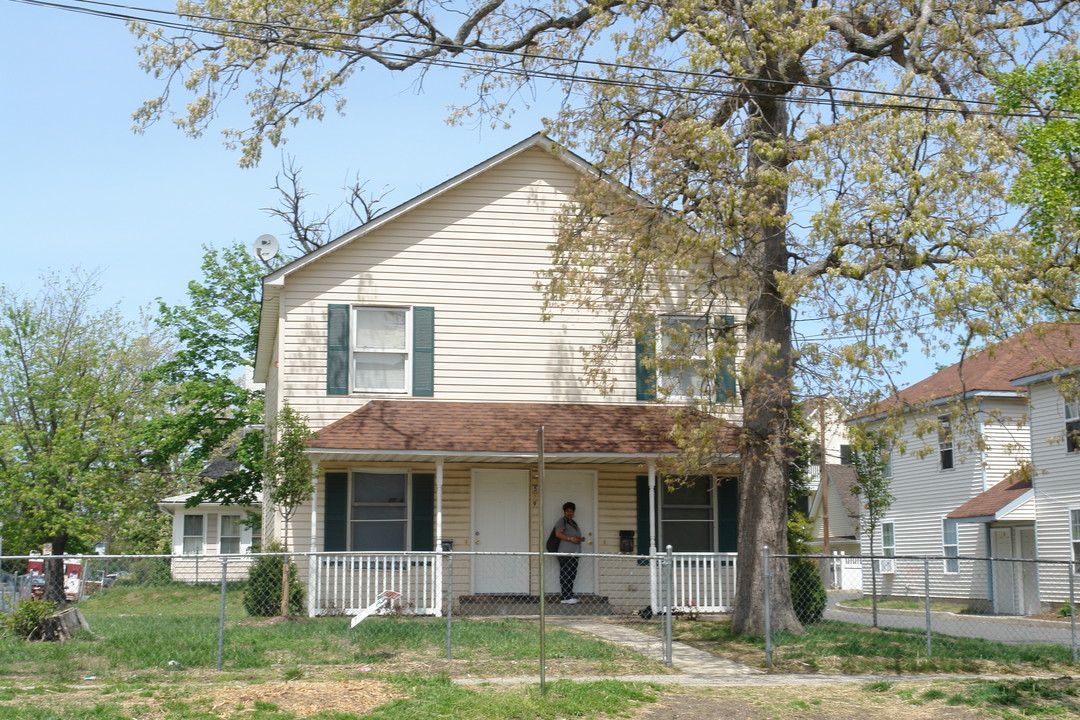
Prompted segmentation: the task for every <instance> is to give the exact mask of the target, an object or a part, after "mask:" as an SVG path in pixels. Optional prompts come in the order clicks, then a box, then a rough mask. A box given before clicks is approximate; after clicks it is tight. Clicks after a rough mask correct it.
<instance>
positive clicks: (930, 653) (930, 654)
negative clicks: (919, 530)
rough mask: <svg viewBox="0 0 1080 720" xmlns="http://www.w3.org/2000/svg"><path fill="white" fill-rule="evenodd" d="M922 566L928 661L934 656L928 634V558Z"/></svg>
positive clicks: (924, 558)
mask: <svg viewBox="0 0 1080 720" xmlns="http://www.w3.org/2000/svg"><path fill="white" fill-rule="evenodd" d="M922 566H923V589H924V592H925V598H924V600H925V604H926V657H927V659H929V658H931V657H933V655H934V645H933V640H932V639H931V634H930V632H931V631H930V626H931V623H932V620H931V617H932V615H931V612H930V558H928V557H925V556H924V557H923V559H922Z"/></svg>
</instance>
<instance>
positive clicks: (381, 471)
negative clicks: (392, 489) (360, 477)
mask: <svg viewBox="0 0 1080 720" xmlns="http://www.w3.org/2000/svg"><path fill="white" fill-rule="evenodd" d="M357 473H365V474H368V475H404V476H405V500H404V503H403V504H404V506H405V517H404V520H400V519H398V518H391V519H382V520H380V519H366V520H354V519H353V508H354V507H356V506H358V504H357V503H356V500H355V497H354V487H355V476H356V474H357ZM399 504H401V503H394V504H393V505H390V504H387V503H371V504H369V505H368V506H371V507H376V506H380V507H392V506H396V505H399ZM346 522H347V526H346V527H347V530H346V545H345V547H347V548H349V551H350V552H387V553H396V552H408V551H409V550H410V546H411V544H412V524H413V521H412V472H411V471H410V470H409V469H408V468H366V467H358V468H352V469H351V470H349V505H348V516H347V521H346ZM357 523H387V524H389V523H403V524H404V545H405V547H403V548H402V549H401V550H385V551H382V550H364V549H357V548H355V547H354V542H355V539H356V534H355V533H354V527H355V525H356V524H357Z"/></svg>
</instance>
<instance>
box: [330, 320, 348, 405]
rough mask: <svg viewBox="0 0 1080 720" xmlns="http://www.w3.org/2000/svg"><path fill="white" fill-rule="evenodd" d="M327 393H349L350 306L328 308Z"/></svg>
mask: <svg viewBox="0 0 1080 720" xmlns="http://www.w3.org/2000/svg"><path fill="white" fill-rule="evenodd" d="M326 394H327V395H348V394H349V306H348V305H330V306H328V307H327V310H326Z"/></svg>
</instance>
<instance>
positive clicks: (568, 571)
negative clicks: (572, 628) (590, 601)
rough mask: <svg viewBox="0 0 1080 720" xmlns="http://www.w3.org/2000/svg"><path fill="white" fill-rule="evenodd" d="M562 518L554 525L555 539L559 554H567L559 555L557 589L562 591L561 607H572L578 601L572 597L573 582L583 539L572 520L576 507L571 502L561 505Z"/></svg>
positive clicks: (578, 528) (575, 577) (579, 529)
mask: <svg viewBox="0 0 1080 720" xmlns="http://www.w3.org/2000/svg"><path fill="white" fill-rule="evenodd" d="M562 510H563V516H562V517H561V518H559V519H558V521H556V523H555V537H557V538H559V552H560V553H567V554H565V555H562V554H561V555H559V588H560V590H561V591H562V600H561V601H560V602H561V603H562V604H563V605H572V604H573V603H576V602H577V601H578V599H577V598H576V597H574V580H576V579H577V570H578V557H577V554H578V553H580V552H581V543H583V542H585V537H584V536H583V535H582V534H581V528H580V527H578V524H577V522H576V521H575V520H574V511H575V510H577V506H576V505H574V503H572V502H567V503H563V506H562Z"/></svg>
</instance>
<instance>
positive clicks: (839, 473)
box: [825, 463, 859, 518]
mask: <svg viewBox="0 0 1080 720" xmlns="http://www.w3.org/2000/svg"><path fill="white" fill-rule="evenodd" d="M825 472H827V473H828V474H829V482H830V483H832V486H833V487H834V488H836V494H837V495H839V496H840V502H842V503H843V504H844V512H846V513H847V516H848V517H850V518H858V517H859V496H858V495H856V494H855V493H853V492H852V491H851V488H853V487H854V486H855V479H856V477H855V466H854V465H840V464H835V463H829V464H827V465H826V466H825Z"/></svg>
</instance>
